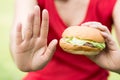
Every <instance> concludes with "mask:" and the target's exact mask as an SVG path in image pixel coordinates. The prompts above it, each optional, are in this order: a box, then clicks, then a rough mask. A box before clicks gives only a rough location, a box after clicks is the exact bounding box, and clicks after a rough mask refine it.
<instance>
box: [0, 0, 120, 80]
mask: <svg viewBox="0 0 120 80" xmlns="http://www.w3.org/2000/svg"><path fill="white" fill-rule="evenodd" d="M13 4H14V0H0V80H21V79H22V77H23V76H24V75H25V73H23V72H21V71H19V70H18V69H17V67H16V65H15V64H14V62H13V60H12V57H11V55H10V51H9V33H10V27H11V25H12V19H13V6H14V5H13ZM109 80H120V76H119V75H118V74H116V73H112V72H111V73H110V77H109Z"/></svg>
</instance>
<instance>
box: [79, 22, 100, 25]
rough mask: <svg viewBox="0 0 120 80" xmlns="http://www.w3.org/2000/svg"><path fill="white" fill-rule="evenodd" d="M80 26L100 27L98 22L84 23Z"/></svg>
mask: <svg viewBox="0 0 120 80" xmlns="http://www.w3.org/2000/svg"><path fill="white" fill-rule="evenodd" d="M81 25H82V26H91V25H99V26H100V25H102V24H101V23H100V22H93V21H91V22H85V23H83V24H81Z"/></svg>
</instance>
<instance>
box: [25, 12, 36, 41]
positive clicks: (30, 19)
mask: <svg viewBox="0 0 120 80" xmlns="http://www.w3.org/2000/svg"><path fill="white" fill-rule="evenodd" d="M33 20H34V14H33V13H30V14H29V15H28V18H27V24H26V26H25V31H24V39H25V40H30V39H31V37H32V33H33V30H32V26H33Z"/></svg>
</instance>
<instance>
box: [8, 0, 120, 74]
mask: <svg viewBox="0 0 120 80" xmlns="http://www.w3.org/2000/svg"><path fill="white" fill-rule="evenodd" d="M23 2H24V4H23ZM75 3H78V4H79V5H77V6H74V4H75ZM88 3H89V0H55V5H56V8H57V11H58V13H59V15H60V17H61V18H62V20H63V21H64V23H65V24H66V25H67V26H71V25H77V24H78V23H79V22H82V21H83V20H84V18H85V14H86V11H87V7H88ZM119 4H120V0H118V1H117V3H116V5H115V7H114V10H113V20H114V26H115V31H116V33H117V38H118V42H119V43H120V37H119V35H120V27H119V25H120V15H119V9H120V5H119ZM21 5H22V7H21ZM66 5H67V6H66ZM69 6H71V7H69ZM63 7H64V10H63ZM80 8H81V9H80ZM64 11H65V12H64ZM75 11H76V13H74V12H75ZM40 13H42V20H40V15H39V14H40ZM65 14H67V16H64V15H65ZM72 14H75V15H74V16H71V15H72ZM69 16H70V17H69ZM83 16H84V17H83ZM72 20H74V21H72ZM82 25H86V26H92V27H94V28H97V29H99V30H100V31H101V34H102V35H103V37H104V38H105V41H106V45H107V47H106V49H105V50H104V51H102V52H101V53H100V54H99V55H96V56H88V58H90V59H91V60H92V61H94V62H95V63H96V64H98V65H99V66H101V67H102V68H105V69H107V70H111V71H114V72H117V73H120V63H119V61H120V58H119V57H120V49H119V47H118V46H117V44H116V43H115V41H114V40H113V38H112V36H111V34H110V32H109V30H108V29H107V27H106V26H104V25H102V24H101V23H98V22H87V23H84V24H82ZM48 31H49V13H48V11H47V10H43V11H42V12H40V8H39V7H38V6H37V1H36V0H25V1H24V0H16V10H15V19H14V23H13V27H12V30H11V35H10V38H11V40H10V50H11V54H12V57H13V59H14V61H15V63H16V65H17V66H18V68H19V69H20V70H21V71H27V72H28V71H35V70H40V69H42V68H44V67H45V65H46V64H47V63H48V62H49V61H50V59H51V58H52V56H53V54H54V51H55V49H56V45H57V40H56V39H54V40H52V41H51V42H50V43H49V45H47V35H48Z"/></svg>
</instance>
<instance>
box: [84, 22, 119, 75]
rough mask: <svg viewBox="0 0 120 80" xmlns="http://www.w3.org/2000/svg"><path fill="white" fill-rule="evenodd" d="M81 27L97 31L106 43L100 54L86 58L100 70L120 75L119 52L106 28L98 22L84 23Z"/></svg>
mask: <svg viewBox="0 0 120 80" xmlns="http://www.w3.org/2000/svg"><path fill="white" fill-rule="evenodd" d="M82 25H85V26H88V27H94V28H97V29H99V30H100V31H101V34H102V36H103V37H104V39H105V42H106V48H105V49H104V50H103V51H102V52H100V53H99V54H98V55H95V56H88V58H90V59H91V60H92V61H94V62H95V63H96V64H98V65H99V66H101V67H102V68H105V69H107V70H111V71H114V72H118V73H120V50H119V47H118V46H117V44H116V43H115V41H114V40H113V38H112V35H111V33H110V32H109V30H108V28H107V27H106V26H104V25H102V24H101V23H98V22H86V23H83V24H82Z"/></svg>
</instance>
